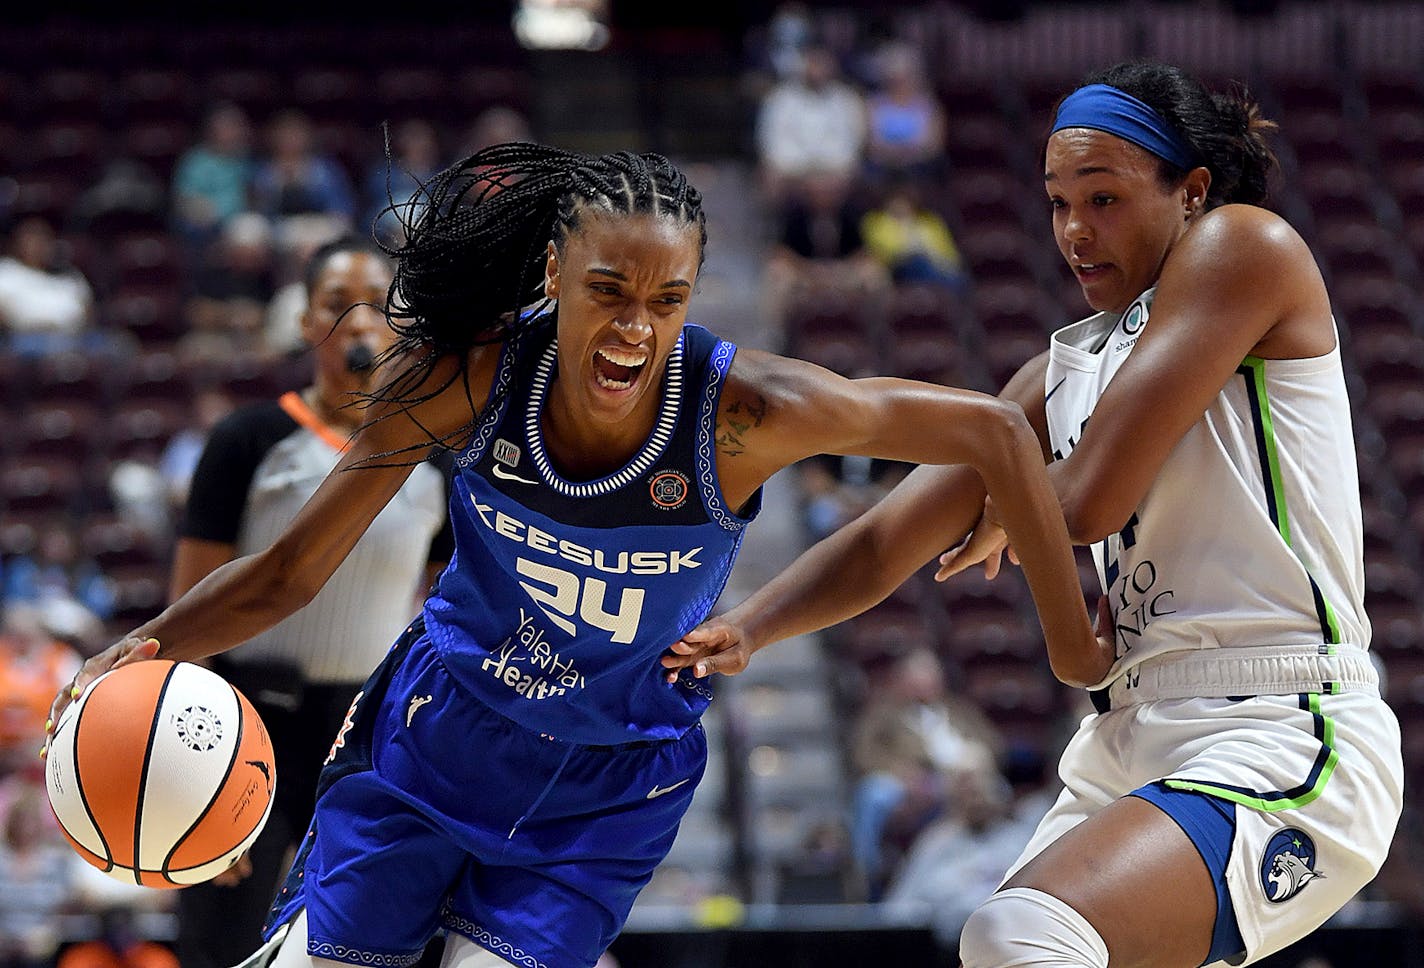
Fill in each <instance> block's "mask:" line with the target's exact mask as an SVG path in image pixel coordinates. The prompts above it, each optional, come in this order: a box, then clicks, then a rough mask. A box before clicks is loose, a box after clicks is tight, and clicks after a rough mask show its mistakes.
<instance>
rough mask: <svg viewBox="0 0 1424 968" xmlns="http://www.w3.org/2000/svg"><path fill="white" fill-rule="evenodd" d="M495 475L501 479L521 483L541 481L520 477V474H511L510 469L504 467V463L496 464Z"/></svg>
mask: <svg viewBox="0 0 1424 968" xmlns="http://www.w3.org/2000/svg"><path fill="white" fill-rule="evenodd" d="M494 476H495V477H497V478H499V479H500V480H501V481H518V482H519V483H520V484H538V483H539V482H538V481H531V480H530V479H529V478H527V477H520V476H519V475H518V474H511V473H510V472H509V471H507V470H505V469H504V465H502V464H495V465H494Z"/></svg>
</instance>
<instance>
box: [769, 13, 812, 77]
mask: <svg viewBox="0 0 1424 968" xmlns="http://www.w3.org/2000/svg"><path fill="white" fill-rule="evenodd" d="M815 36H816V27H815V25H814V24H813V23H812V22H811V11H810V9H809V8H808V7H807V6H806V4H804V3H795V2H792V3H782V4H779V5H778V6H777V8H776V12H775V13H773V14H772V16H771V20H770V21H769V22H768V23H767V25H766V39H765V42H764V49H763V50H762V51H761V57H762V59H763V63H760V64H758V65H757V66H758V67H759V68H761V69H763V70H766V71H768V72H769V73H770V74H771V76H772V77H773V78H775V79H776V80H778V81H786V80H790V79H792V78H795V77H797V76H799V75H800V73H801V71H802V69H803V68H804V67H805V64H806V51H807V49H809V48H810V47H812V46H813V45H814V41H815Z"/></svg>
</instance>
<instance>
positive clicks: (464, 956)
mask: <svg viewBox="0 0 1424 968" xmlns="http://www.w3.org/2000/svg"><path fill="white" fill-rule="evenodd" d="M511 964H512V963H511V962H508V961H505V960H504V959H503V958H501V957H500V956H499V955H497V954H495V953H494V952H493V951H489V950H487V949H485V948H481V947H480V946H479V945H477V944H475V943H474V942H473V941H471V940H470V939H469V938H467V937H465V936H464V935H462V934H456V933H455V932H454V931H451V932H450V934H449V936H448V937H447V938H446V939H445V954H444V955H443V956H442V957H441V959H440V968H510V965H511Z"/></svg>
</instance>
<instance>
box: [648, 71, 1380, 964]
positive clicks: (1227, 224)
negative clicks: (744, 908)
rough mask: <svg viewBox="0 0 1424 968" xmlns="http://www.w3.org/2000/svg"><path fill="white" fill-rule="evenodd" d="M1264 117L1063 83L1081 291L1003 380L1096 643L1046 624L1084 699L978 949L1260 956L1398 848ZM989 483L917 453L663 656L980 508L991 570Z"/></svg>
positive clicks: (1347, 429) (830, 617)
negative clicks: (918, 460) (1076, 551)
mask: <svg viewBox="0 0 1424 968" xmlns="http://www.w3.org/2000/svg"><path fill="white" fill-rule="evenodd" d="M1273 127H1274V125H1272V124H1270V123H1268V122H1265V121H1263V120H1261V118H1260V117H1259V113H1258V110H1257V107H1256V105H1255V104H1253V103H1251V102H1249V101H1247V100H1246V99H1245V96H1244V95H1241V96H1239V97H1228V96H1220V95H1217V96H1213V95H1211V94H1209V93H1208V92H1207V91H1206V90H1205V89H1203V88H1202V86H1201V85H1200V84H1198V83H1197V82H1196V81H1194V80H1192V79H1191V78H1189V77H1188V76H1186V75H1185V74H1183V73H1182V72H1181V71H1179V70H1177V69H1175V68H1172V67H1168V66H1166V65H1159V64H1134V65H1121V66H1119V67H1116V68H1112V69H1109V70H1107V71H1105V72H1103V73H1102V74H1100V75H1098V76H1096V77H1093V78H1091V79H1090V81H1089V83H1087V84H1086V85H1084V86H1083V87H1081V88H1079V89H1077V90H1075V91H1074V92H1072V93H1071V94H1069V95H1068V96H1067V97H1065V98H1064V99H1063V101H1062V102H1061V103H1060V105H1059V107H1058V109H1057V111H1056V115H1055V120H1054V124H1053V130H1052V133H1051V135H1050V137H1049V138H1048V141H1047V146H1046V149H1045V152H1044V155H1043V172H1044V185H1045V187H1046V189H1047V195H1048V200H1049V203H1050V205H1051V207H1052V212H1053V229H1054V236H1055V239H1056V241H1057V243H1058V247H1059V249H1060V251H1061V253H1062V255H1063V258H1064V259H1065V260H1066V261H1067V262H1068V264H1069V266H1070V267H1072V269H1073V271H1074V273H1075V274H1076V275H1077V277H1078V280H1079V281H1080V283H1081V285H1082V289H1083V293H1084V295H1085V296H1086V298H1087V301H1088V303H1089V305H1090V306H1091V307H1092V308H1093V309H1094V310H1097V313H1096V314H1095V315H1093V316H1091V317H1089V318H1088V319H1086V320H1083V321H1081V322H1079V323H1076V324H1074V325H1072V326H1068V327H1066V328H1064V329H1061V330H1059V331H1058V332H1057V333H1055V334H1054V336H1053V338H1052V342H1051V346H1050V349H1049V351H1048V352H1046V353H1044V354H1043V355H1042V356H1040V357H1038V358H1037V359H1035V360H1033V361H1031V362H1029V363H1028V364H1027V365H1025V367H1024V368H1023V369H1022V370H1021V371H1020V372H1019V373H1018V374H1017V375H1016V376H1015V377H1014V378H1013V379H1012V380H1011V381H1010V382H1009V384H1008V386H1007V387H1006V388H1005V390H1004V392H1003V396H1004V397H1006V398H1007V399H1011V400H1015V401H1018V402H1019V403H1021V404H1022V406H1023V407H1024V409H1025V411H1026V412H1027V413H1028V415H1029V420H1030V422H1031V423H1032V424H1033V425H1034V427H1035V429H1036V430H1037V432H1038V436H1039V442H1040V444H1041V445H1042V448H1043V455H1044V458H1045V459H1046V460H1050V461H1052V464H1051V466H1050V468H1049V470H1050V472H1051V473H1050V476H1051V478H1052V480H1053V483H1054V486H1055V490H1056V492H1057V494H1058V499H1059V501H1060V503H1061V505H1062V507H1063V511H1064V515H1065V518H1066V520H1067V522H1068V526H1069V531H1070V533H1071V534H1072V535H1073V537H1074V539H1075V540H1076V541H1078V542H1080V543H1085V544H1092V545H1093V548H1094V557H1095V558H1096V560H1097V563H1098V570H1099V575H1100V578H1101V580H1102V583H1103V591H1104V592H1105V597H1104V599H1103V600H1102V602H1101V603H1100V610H1099V611H1100V625H1101V626H1102V627H1103V631H1104V632H1105V636H1104V639H1103V640H1102V642H1101V643H1100V644H1101V645H1102V646H1103V647H1102V648H1101V649H1100V650H1094V649H1091V648H1089V649H1086V650H1082V651H1075V652H1074V653H1073V655H1072V656H1069V657H1066V659H1067V661H1065V656H1063V655H1062V654H1060V653H1058V652H1057V650H1056V646H1055V643H1054V642H1053V641H1052V640H1051V639H1050V640H1049V642H1048V653H1049V658H1050V660H1051V661H1052V663H1053V667H1054V670H1055V671H1056V672H1057V673H1058V674H1059V676H1060V678H1062V679H1064V680H1065V681H1067V682H1069V683H1072V684H1076V685H1080V686H1087V687H1091V688H1093V689H1094V692H1093V699H1094V703H1095V705H1096V707H1097V709H1098V710H1099V711H1098V712H1097V714H1095V715H1092V716H1089V717H1088V718H1086V719H1085V720H1084V721H1083V724H1082V726H1081V728H1080V729H1079V732H1078V734H1077V735H1076V736H1075V737H1074V739H1073V740H1072V742H1071V743H1070V745H1069V746H1068V748H1067V750H1066V751H1065V753H1064V754H1063V760H1062V763H1061V765H1060V768H1059V772H1060V775H1061V776H1062V778H1063V781H1064V784H1065V789H1064V791H1063V793H1062V795H1061V797H1060V799H1059V801H1058V802H1057V804H1055V806H1054V807H1053V808H1052V810H1050V812H1049V814H1048V816H1047V817H1046V818H1045V819H1044V821H1043V822H1042V824H1040V826H1039V828H1038V830H1037V832H1036V833H1035V835H1034V837H1033V839H1032V841H1031V842H1030V844H1029V846H1028V847H1027V849H1026V850H1025V851H1024V854H1023V856H1022V857H1021V858H1020V859H1019V860H1018V862H1017V863H1016V864H1015V865H1014V866H1013V868H1012V869H1011V870H1010V872H1009V876H1008V879H1007V880H1006V882H1005V883H1004V885H1003V886H1002V887H1001V889H1000V890H999V891H998V892H997V893H996V894H994V895H993V896H992V897H990V898H989V899H988V900H987V901H986V902H985V903H984V904H983V905H982V906H981V907H980V908H979V909H978V911H976V912H975V913H974V915H973V916H971V917H970V919H969V921H968V923H967V924H966V925H965V927H964V930H963V935H962V937H961V940H960V956H961V958H962V959H963V961H964V964H965V966H966V968H1009V966H1045V968H1048V966H1053V968H1059V966H1079V968H1104V966H1106V965H1108V964H1109V963H1111V965H1112V966H1113V968H1137V966H1152V968H1193V966H1197V965H1202V964H1207V963H1214V962H1218V961H1220V962H1223V963H1228V964H1244V963H1246V962H1249V961H1255V960H1258V959H1260V958H1262V957H1265V956H1266V955H1268V954H1270V953H1271V952H1272V951H1276V950H1279V949H1280V948H1283V947H1284V946H1286V945H1288V944H1290V943H1291V942H1293V941H1295V940H1297V939H1299V938H1301V937H1303V936H1305V935H1306V934H1308V933H1309V932H1311V931H1313V930H1314V929H1315V928H1316V927H1318V926H1319V925H1320V924H1321V923H1322V922H1324V921H1325V919H1326V918H1328V917H1329V916H1330V915H1331V914H1333V913H1334V912H1335V911H1337V910H1339V909H1340V907H1341V906H1342V905H1343V904H1344V903H1345V902H1346V901H1348V900H1349V899H1350V898H1351V897H1352V896H1353V895H1354V894H1355V893H1356V892H1357V891H1359V890H1360V888H1362V887H1363V886H1364V885H1365V884H1366V883H1368V882H1369V881H1370V880H1371V879H1372V878H1373V877H1374V875H1375V873H1376V872H1377V871H1378V869H1379V866H1380V864H1381V863H1382V862H1383V861H1384V858H1385V855H1386V853H1387V851H1388V848H1389V842H1390V840H1391V838H1392V836H1393V832H1394V829H1395V825H1396V822H1397V821H1398V818H1399V813H1400V809H1401V788H1402V768H1401V755H1400V735H1399V726H1398V723H1397V722H1396V720H1395V717H1394V715H1393V714H1392V712H1391V711H1390V710H1389V708H1388V707H1387V706H1386V705H1385V704H1384V702H1383V701H1382V700H1381V698H1380V695H1379V687H1378V682H1377V679H1376V675H1375V672H1374V668H1373V666H1372V665H1371V663H1370V660H1369V656H1368V653H1367V649H1368V647H1369V641H1370V626H1369V620H1368V619H1367V617H1366V616H1365V613H1364V608H1363V597H1364V580H1363V569H1362V566H1361V559H1362V528H1361V521H1360V502H1359V486H1358V478H1357V471H1356V466H1355V453H1354V438H1353V434H1352V431H1351V426H1350V410H1349V401H1348V400H1347V398H1346V394H1345V381H1344V375H1343V371H1342V368H1341V360H1340V348H1339V341H1338V338H1337V334H1336V330H1335V325H1334V321H1333V319H1332V317H1331V312H1330V302H1329V299H1328V297H1327V295H1326V291H1325V287H1324V285H1323V283H1322V281H1321V276H1320V272H1319V270H1318V269H1317V268H1316V264H1315V261H1314V259H1313V257H1312V256H1311V254H1310V251H1309V250H1308V249H1307V247H1306V246H1305V244H1304V243H1303V242H1302V241H1301V239H1300V237H1299V236H1298V235H1297V234H1296V233H1295V231H1294V230H1292V229H1291V227H1290V226H1289V225H1288V224H1286V222H1285V221H1283V220H1282V219H1281V218H1280V217H1278V216H1276V215H1274V214H1272V213H1271V212H1269V211H1268V210H1266V209H1264V208H1261V207H1258V206H1259V205H1260V203H1261V202H1262V201H1263V200H1264V197H1265V189H1266V177H1267V173H1268V170H1269V166H1270V163H1271V162H1272V160H1273V159H1272V158H1271V156H1270V153H1269V151H1268V150H1267V147H1266V144H1265V142H1264V140H1263V135H1264V133H1265V132H1267V131H1268V130H1269V129H1271V128H1273ZM1090 417H1091V419H1089V418H1090ZM991 497H992V495H991ZM996 510H997V498H993V500H991V501H990V502H988V503H987V504H986V502H985V501H984V497H983V492H982V487H981V485H980V484H979V482H978V481H976V480H975V479H974V478H973V476H972V475H969V474H964V473H961V472H960V471H958V470H955V469H948V468H920V469H918V470H916V471H915V472H914V473H912V474H911V475H910V476H909V477H908V478H907V479H906V480H905V482H904V483H903V484H902V485H901V486H900V487H899V488H898V489H897V490H896V491H895V492H892V494H891V495H889V496H888V497H887V498H886V500H885V501H883V502H882V503H881V504H880V505H879V506H878V507H877V508H875V509H874V510H872V511H871V512H870V513H868V514H866V515H864V516H862V517H861V518H860V519H858V520H857V521H855V522H853V523H852V524H851V525H849V526H848V527H846V528H845V529H843V530H842V531H841V532H839V533H837V534H835V535H833V536H831V537H830V538H828V539H826V540H825V541H823V542H822V543H821V544H819V545H817V546H816V547H814V548H812V549H811V550H810V551H808V552H807V553H806V554H805V555H804V556H803V557H802V558H801V559H799V560H798V561H797V562H795V563H793V564H792V566H791V567H790V568H789V569H788V570H787V571H786V572H785V573H784V574H783V575H782V576H780V577H778V578H777V579H776V580H774V581H773V582H771V583H770V584H769V585H767V586H766V588H764V589H763V590H761V591H759V592H758V593H757V594H755V595H753V596H752V597H751V598H750V599H748V600H747V601H746V602H745V603H742V604H741V605H739V606H737V607H736V608H734V609H733V610H732V611H731V612H729V613H728V614H727V615H725V616H723V617H721V618H719V619H716V620H713V621H712V622H710V623H708V624H707V625H706V626H704V627H703V628H701V629H698V630H696V631H695V632H694V633H693V634H692V635H690V636H688V637H686V638H685V639H684V640H683V641H682V642H680V643H678V644H676V645H675V646H674V649H673V652H674V655H673V656H670V657H669V658H667V659H666V660H665V661H666V664H667V665H668V666H669V668H670V669H671V670H672V671H679V670H681V669H683V668H685V667H687V666H689V665H690V666H692V667H693V668H694V669H695V668H698V667H700V668H702V669H703V670H706V671H715V672H735V671H738V670H739V669H741V668H743V667H744V666H745V664H746V661H747V659H748V658H749V657H750V656H751V655H752V654H753V653H754V652H755V651H756V650H757V649H758V648H760V647H762V646H764V645H766V644H767V643H769V642H773V641H776V640H777V639H780V638H784V637H786V636H788V635H792V634H796V633H799V632H804V631H808V630H810V629H813V628H818V627H823V626H825V625H829V624H831V623H833V622H836V621H839V620H841V619H844V618H846V617H849V616H850V615H853V614H855V613H857V612H859V611H862V610H864V609H865V608H868V607H869V606H871V605H873V604H874V603H875V602H878V601H879V600H880V599H881V598H883V597H884V596H885V595H887V594H888V593H889V592H890V591H891V590H892V589H893V588H894V587H895V586H896V585H897V584H899V583H900V582H902V581H904V580H905V578H907V577H908V576H909V575H910V574H911V573H912V572H913V571H914V570H915V569H916V568H918V567H919V566H921V565H923V564H924V563H925V562H926V561H928V560H930V559H931V558H933V557H934V556H935V555H937V554H938V553H939V551H940V549H941V548H943V547H945V546H946V545H953V544H954V542H956V541H958V540H959V539H960V538H961V537H963V536H964V535H965V534H966V533H969V532H970V531H971V529H972V536H971V537H970V539H969V540H968V541H967V542H965V543H964V544H962V545H960V546H957V547H955V548H954V550H952V551H951V552H949V553H948V554H946V555H944V556H943V557H942V559H941V564H942V568H941V572H940V577H945V576H947V575H948V574H950V573H952V572H954V571H957V570H959V569H962V568H964V567H967V566H969V565H970V564H973V563H975V562H979V561H984V562H985V563H986V572H987V573H988V574H989V575H990V577H993V575H994V574H995V573H997V570H998V567H999V561H1000V555H1001V554H1002V553H1003V551H1004V549H1005V546H1006V545H1005V536H1004V533H1003V530H1002V529H1001V528H1000V527H998V525H997V523H996V520H995V515H996ZM981 512H982V514H981ZM1013 540H1014V539H1013V536H1012V535H1009V536H1008V541H1009V542H1012V541H1013ZM941 542H942V543H941Z"/></svg>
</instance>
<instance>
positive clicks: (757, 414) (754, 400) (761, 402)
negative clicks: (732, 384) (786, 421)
mask: <svg viewBox="0 0 1424 968" xmlns="http://www.w3.org/2000/svg"><path fill="white" fill-rule="evenodd" d="M766 411H767V405H766V397H764V396H762V395H761V394H759V393H757V394H753V395H751V396H749V397H742V398H740V399H737V400H733V401H732V402H731V403H728V404H727V405H726V406H724V407H722V410H721V413H719V414H718V415H717V430H716V437H717V450H718V452H719V453H721V454H723V455H725V456H727V457H736V456H737V455H738V454H741V453H742V452H744V451H745V450H746V449H747V444H746V439H747V434H748V433H749V432H750V431H752V430H754V429H755V428H757V427H760V426H761V422H762V421H763V420H765V419H766Z"/></svg>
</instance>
